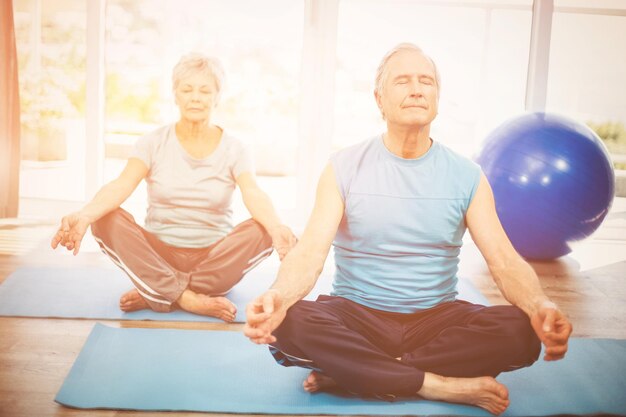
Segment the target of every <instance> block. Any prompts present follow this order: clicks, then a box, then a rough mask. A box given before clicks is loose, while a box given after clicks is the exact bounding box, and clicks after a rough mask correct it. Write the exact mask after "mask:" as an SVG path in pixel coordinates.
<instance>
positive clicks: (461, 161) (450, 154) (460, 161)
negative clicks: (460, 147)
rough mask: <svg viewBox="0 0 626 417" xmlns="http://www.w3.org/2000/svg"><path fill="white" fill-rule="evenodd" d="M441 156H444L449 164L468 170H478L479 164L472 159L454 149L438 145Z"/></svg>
mask: <svg viewBox="0 0 626 417" xmlns="http://www.w3.org/2000/svg"><path fill="white" fill-rule="evenodd" d="M438 146H439V150H440V154H441V155H443V156H444V157H445V158H446V159H447V160H448V161H449V162H451V163H452V164H453V165H456V166H462V167H465V168H468V169H475V168H478V164H477V163H476V162H474V161H473V160H472V159H471V158H469V157H467V156H465V155H462V154H460V153H459V152H457V151H455V150H454V149H452V148H450V147H448V146H446V145H444V144H442V143H441V142H439V143H438Z"/></svg>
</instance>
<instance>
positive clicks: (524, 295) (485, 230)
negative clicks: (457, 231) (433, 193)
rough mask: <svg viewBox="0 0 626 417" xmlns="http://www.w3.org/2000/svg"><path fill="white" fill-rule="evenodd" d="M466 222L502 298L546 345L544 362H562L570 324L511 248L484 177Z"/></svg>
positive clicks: (529, 267) (469, 209) (530, 268)
mask: <svg viewBox="0 0 626 417" xmlns="http://www.w3.org/2000/svg"><path fill="white" fill-rule="evenodd" d="M466 222H467V227H468V229H469V231H470V234H471V236H472V239H473V240H474V242H475V243H476V246H478V249H479V250H480V252H481V253H482V255H483V256H484V258H485V260H486V261H487V265H488V266H489V271H490V272H491V275H492V276H493V279H494V281H495V282H496V284H497V285H498V288H499V289H500V291H501V292H502V294H503V295H504V297H505V298H506V299H507V300H508V301H509V302H510V303H511V304H513V305H515V306H517V307H519V308H520V309H522V310H523V311H524V312H525V313H526V314H527V315H528V317H530V320H531V324H532V326H533V328H534V330H535V332H536V333H537V335H538V336H539V338H540V339H541V341H542V342H543V343H544V345H545V346H546V356H545V359H546V360H557V359H561V358H562V357H563V356H564V355H565V352H566V351H567V340H568V339H569V335H570V334H571V332H572V325H571V324H570V322H569V321H568V320H567V318H566V317H565V316H564V315H563V313H562V312H561V311H560V310H559V309H558V308H557V306H556V305H555V304H554V303H553V302H552V301H550V299H549V298H548V297H547V296H546V295H545V294H544V292H543V290H542V289H541V285H540V284H539V279H538V278H537V274H535V271H534V270H533V269H532V267H531V266H530V265H529V264H528V263H527V262H526V261H524V259H522V257H521V256H520V255H519V254H518V253H517V252H516V251H515V249H514V248H513V245H512V244H511V241H510V240H509V238H508V237H507V235H506V233H505V231H504V229H503V228H502V225H501V224H500V220H499V218H498V215H497V213H496V207H495V201H494V197H493V192H492V191H491V187H490V185H489V182H488V181H487V178H486V177H485V176H484V175H481V178H480V184H479V185H478V189H477V190H476V194H475V196H474V199H473V200H472V202H471V204H470V206H469V208H468V210H467V215H466Z"/></svg>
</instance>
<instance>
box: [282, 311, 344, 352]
mask: <svg viewBox="0 0 626 417" xmlns="http://www.w3.org/2000/svg"><path fill="white" fill-rule="evenodd" d="M336 321H337V318H336V317H335V316H334V315H333V314H331V313H329V312H327V311H324V310H323V309H322V308H320V305H319V303H316V302H314V301H306V300H302V301H298V302H297V303H296V304H294V305H293V306H292V307H291V308H290V309H289V310H288V311H287V315H286V316H285V319H284V320H283V322H282V323H281V325H280V326H279V327H278V328H277V329H276V330H275V331H274V336H275V337H276V339H277V343H278V344H279V345H280V346H282V347H285V348H288V347H291V346H297V345H299V344H300V343H303V342H304V343H306V339H307V338H308V337H311V336H315V335H318V334H320V333H321V332H322V331H323V328H324V327H325V326H328V325H333V324H336Z"/></svg>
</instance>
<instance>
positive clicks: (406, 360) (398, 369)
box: [270, 295, 541, 399]
mask: <svg viewBox="0 0 626 417" xmlns="http://www.w3.org/2000/svg"><path fill="white" fill-rule="evenodd" d="M273 334H274V336H275V337H276V339H277V341H276V342H275V343H274V344H273V345H272V346H270V352H271V353H272V355H273V356H274V359H276V361H277V362H278V363H280V364H281V365H283V366H300V367H304V368H309V369H313V370H317V371H320V372H322V373H324V374H325V375H327V376H329V377H331V378H332V379H334V380H335V382H337V384H338V385H339V386H340V387H342V388H343V389H345V390H347V391H349V392H352V393H355V394H359V395H364V396H369V395H372V396H377V397H380V398H386V399H393V398H394V397H395V396H414V395H415V394H416V393H417V391H418V390H419V389H420V388H421V387H422V383H423V381H424V373H425V372H431V373H434V374H438V375H442V376H448V377H465V378H468V377H479V376H496V375H498V374H499V373H500V372H505V371H512V370H514V369H518V368H522V367H525V366H529V365H531V364H532V363H534V362H535V361H536V360H537V358H538V356H539V352H540V350H541V343H540V342H539V339H538V338H537V336H536V335H535V332H534V331H533V329H532V326H531V325H530V320H529V318H528V316H527V315H526V314H525V313H524V312H523V311H522V310H520V309H519V308H517V307H514V306H504V305H500V306H491V307H485V306H482V305H478V304H472V303H469V302H466V301H461V300H457V301H453V302H446V303H442V304H440V305H438V306H436V307H433V308H430V309H427V310H423V311H419V312H417V313H412V314H403V313H393V312H386V311H381V310H375V309H372V308H368V307H365V306H363V305H360V304H357V303H355V302H353V301H350V300H348V299H346V298H342V297H332V296H326V295H321V296H319V297H318V299H317V301H299V302H297V303H296V304H294V305H293V306H292V307H291V308H290V309H289V310H288V311H287V316H286V317H285V319H284V320H283V322H282V323H281V325H280V326H279V327H278V328H277V329H276V330H275V331H274V333H273Z"/></svg>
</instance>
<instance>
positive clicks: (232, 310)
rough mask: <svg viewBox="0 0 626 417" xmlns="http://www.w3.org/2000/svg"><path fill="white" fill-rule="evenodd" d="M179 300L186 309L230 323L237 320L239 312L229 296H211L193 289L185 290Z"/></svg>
mask: <svg viewBox="0 0 626 417" xmlns="http://www.w3.org/2000/svg"><path fill="white" fill-rule="evenodd" d="M177 302H178V305H179V306H180V308H182V309H183V310H185V311H189V312H190V313H195V314H200V315H203V316H209V317H217V318H218V319H221V320H224V321H226V322H229V323H230V322H232V321H233V320H235V314H237V307H235V305H234V304H233V303H232V302H231V301H230V300H229V299H228V298H225V297H211V296H209V295H205V294H198V293H195V292H193V291H191V290H185V291H183V293H182V295H181V296H180V297H179V298H178V300H177Z"/></svg>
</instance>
